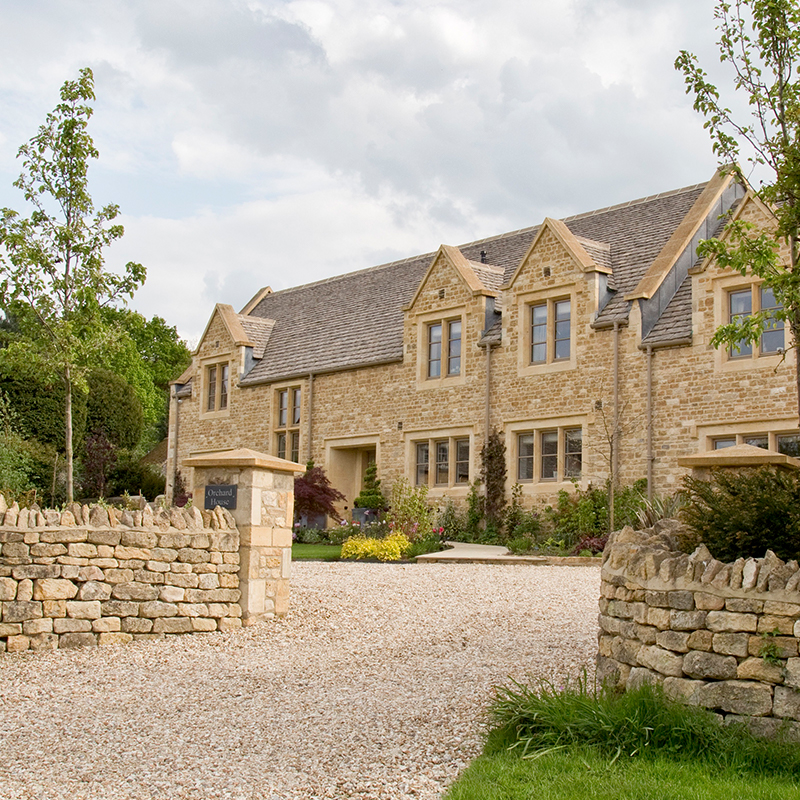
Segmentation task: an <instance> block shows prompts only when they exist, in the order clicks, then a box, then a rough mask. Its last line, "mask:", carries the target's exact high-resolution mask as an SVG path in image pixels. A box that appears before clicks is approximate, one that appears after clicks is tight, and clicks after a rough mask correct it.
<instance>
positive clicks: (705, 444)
mask: <svg viewBox="0 0 800 800" xmlns="http://www.w3.org/2000/svg"><path fill="white" fill-rule="evenodd" d="M796 434H797V418H796V417H794V418H791V417H787V418H783V419H779V420H753V421H751V422H736V423H717V424H710V425H698V426H697V427H696V429H695V431H694V435H695V436H697V437H698V439H699V441H700V448H699V449H700V450H707V451H713V450H714V442H715V441H716V440H718V439H727V438H735V439H736V444H746V442H745V439H747V438H748V437H750V436H754V437H755V436H766V437H768V439H769V449H770V450H777V449H778V436H783V435H796Z"/></svg>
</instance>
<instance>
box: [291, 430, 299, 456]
mask: <svg viewBox="0 0 800 800" xmlns="http://www.w3.org/2000/svg"><path fill="white" fill-rule="evenodd" d="M291 460H292V461H294V462H298V461H300V433H299V432H298V431H292V457H291Z"/></svg>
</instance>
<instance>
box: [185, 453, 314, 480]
mask: <svg viewBox="0 0 800 800" xmlns="http://www.w3.org/2000/svg"><path fill="white" fill-rule="evenodd" d="M183 464H184V465H185V466H187V467H200V468H203V467H244V468H246V467H251V468H253V467H255V468H259V469H271V470H274V471H275V472H291V473H293V474H298V473H302V472H305V471H306V468H305V467H304V466H303V465H302V464H298V463H296V462H295V461H287V460H286V459H285V458H278V457H277V456H271V455H269V454H268V453H259V452H257V451H256V450H250V449H249V448H247V447H240V448H238V449H236V450H219V451H215V452H212V453H203V454H201V455H197V456H190V457H189V458H187V459H185V460H184V462H183Z"/></svg>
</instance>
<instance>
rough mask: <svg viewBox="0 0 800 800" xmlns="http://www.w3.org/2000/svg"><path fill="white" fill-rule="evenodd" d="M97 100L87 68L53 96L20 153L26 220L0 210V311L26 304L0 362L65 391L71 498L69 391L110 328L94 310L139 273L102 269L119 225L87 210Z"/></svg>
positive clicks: (128, 292) (108, 210) (126, 290)
mask: <svg viewBox="0 0 800 800" xmlns="http://www.w3.org/2000/svg"><path fill="white" fill-rule="evenodd" d="M94 99H95V94H94V78H93V76H92V71H91V70H90V69H89V68H88V67H87V68H84V69H82V70H81V71H80V77H79V78H78V80H77V81H67V82H66V83H64V85H63V86H62V87H61V102H60V103H59V104H58V105H57V106H56V108H55V109H54V110H53V111H52V112H51V113H49V114H48V115H47V119H46V122H45V124H44V125H42V126H41V127H40V128H39V132H38V133H37V134H36V136H34V137H33V138H32V139H31V140H30V142H28V143H27V144H25V145H23V146H22V147H21V148H20V150H19V154H18V156H19V157H21V158H22V159H23V162H22V164H23V166H22V174H21V175H20V177H19V178H18V179H17V180H16V181H15V182H14V185H15V186H16V187H17V188H18V189H21V190H22V192H23V194H24V196H25V200H26V201H27V202H28V203H29V204H30V206H31V207H32V212H31V215H30V216H29V217H27V218H24V217H22V216H20V214H18V213H17V212H16V211H12V210H11V209H8V208H4V209H3V210H2V212H0V213H1V216H0V247H2V250H0V308H2V309H3V311H4V313H6V314H9V313H13V311H12V310H13V308H14V306H15V304H17V305H18V304H23V305H27V306H28V307H29V308H30V310H31V312H32V314H31V315H29V316H28V317H27V319H29V320H30V321H31V324H30V325H26V326H25V327H24V328H23V329H22V330H20V332H19V335H18V336H16V337H14V339H13V340H12V341H11V342H10V343H9V344H8V346H7V347H6V348H5V350H4V352H3V357H4V359H5V360H7V361H10V362H14V361H15V360H16V361H17V362H18V363H27V364H30V363H31V362H34V363H35V364H36V366H37V368H38V369H39V370H41V371H42V372H46V373H50V374H53V375H56V376H58V378H59V379H60V380H61V381H62V382H63V385H64V388H65V402H64V420H65V450H66V460H67V497H68V498H69V499H70V500H72V498H73V467H72V455H73V454H72V449H73V448H72V392H73V389H74V388H75V386H76V385H77V386H81V385H82V384H83V380H84V375H85V372H86V370H87V369H88V367H89V366H90V364H91V362H92V359H93V356H94V355H95V354H96V353H97V352H98V351H100V350H102V349H103V348H105V347H107V345H108V339H109V338H112V336H113V334H112V333H111V331H110V329H109V328H108V327H107V326H104V325H103V323H102V320H101V318H100V313H99V311H100V308H101V307H102V306H104V305H108V304H111V303H114V302H115V301H118V300H123V299H124V298H125V297H130V296H132V295H133V293H134V291H135V290H136V289H137V288H138V287H139V286H140V285H141V284H142V283H143V282H144V279H145V269H144V267H142V266H141V265H140V264H135V263H132V262H131V263H128V264H126V266H125V269H124V271H123V273H122V274H121V275H116V274H114V273H111V272H108V271H106V270H105V268H104V263H103V250H104V248H106V247H107V246H108V245H110V244H111V243H112V242H114V241H115V240H116V239H119V238H120V237H121V236H122V235H123V233H124V231H123V228H122V226H121V225H118V224H111V223H112V222H113V220H114V219H115V218H116V217H117V215H118V214H119V209H118V207H117V206H116V205H113V204H111V205H107V206H105V207H103V208H102V209H100V210H99V211H95V208H94V204H93V202H92V198H91V196H90V195H89V189H88V167H89V160H90V159H95V158H97V157H98V152H97V149H96V148H95V146H94V142H93V141H92V137H91V136H90V135H89V133H88V131H87V127H88V123H89V119H90V117H91V116H92V108H91V106H90V105H89V103H90V102H91V101H93V100H94Z"/></svg>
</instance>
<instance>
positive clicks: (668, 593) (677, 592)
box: [597, 520, 800, 735]
mask: <svg viewBox="0 0 800 800" xmlns="http://www.w3.org/2000/svg"><path fill="white" fill-rule="evenodd" d="M679 532H680V523H677V522H676V521H674V520H665V521H662V522H659V523H657V524H656V526H655V527H654V528H652V529H648V530H645V531H633V530H632V529H631V528H625V529H623V530H622V531H619V532H617V533H615V534H613V535H612V537H611V539H610V541H609V544H608V546H607V547H606V550H605V553H604V555H603V566H602V573H601V574H602V583H601V599H600V618H599V621H600V633H599V645H598V657H597V673H598V677H599V678H600V679H602V680H608V681H611V682H613V683H615V684H617V685H619V686H621V687H625V688H631V687H634V686H637V685H639V684H641V683H642V682H652V683H659V684H662V685H663V687H664V690H665V692H666V693H667V694H668V695H670V696H672V697H674V698H676V699H679V700H681V701H682V702H685V703H688V704H690V705H697V706H702V707H705V708H708V709H710V710H712V711H714V712H716V713H717V714H719V715H720V716H722V717H724V719H725V720H726V721H746V722H747V723H748V724H749V725H750V726H751V727H752V728H753V729H754V730H755V731H756V732H758V733H761V734H765V735H769V734H772V733H774V732H775V731H776V730H777V729H778V728H779V727H780V725H781V724H782V722H784V721H786V720H790V721H794V720H800V657H798V643H799V642H800V569H799V568H798V564H797V562H795V561H791V562H789V563H784V562H783V561H781V559H779V558H778V557H777V556H775V554H774V553H772V552H769V551H768V552H767V554H766V556H765V557H764V558H748V559H743V558H740V559H738V560H737V561H735V562H734V563H730V564H723V563H722V562H720V561H717V560H716V559H714V558H713V557H712V556H711V554H710V553H709V551H708V549H707V548H706V547H705V546H704V545H701V546H700V547H698V548H697V549H696V550H695V551H694V552H693V553H692V554H691V555H687V554H686V553H682V552H680V551H679V550H678V549H677V545H676V534H677V533H679ZM788 724H789V725H790V727H791V728H792V729H793V733H794V734H797V735H800V724H797V723H795V722H789V723H788Z"/></svg>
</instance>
